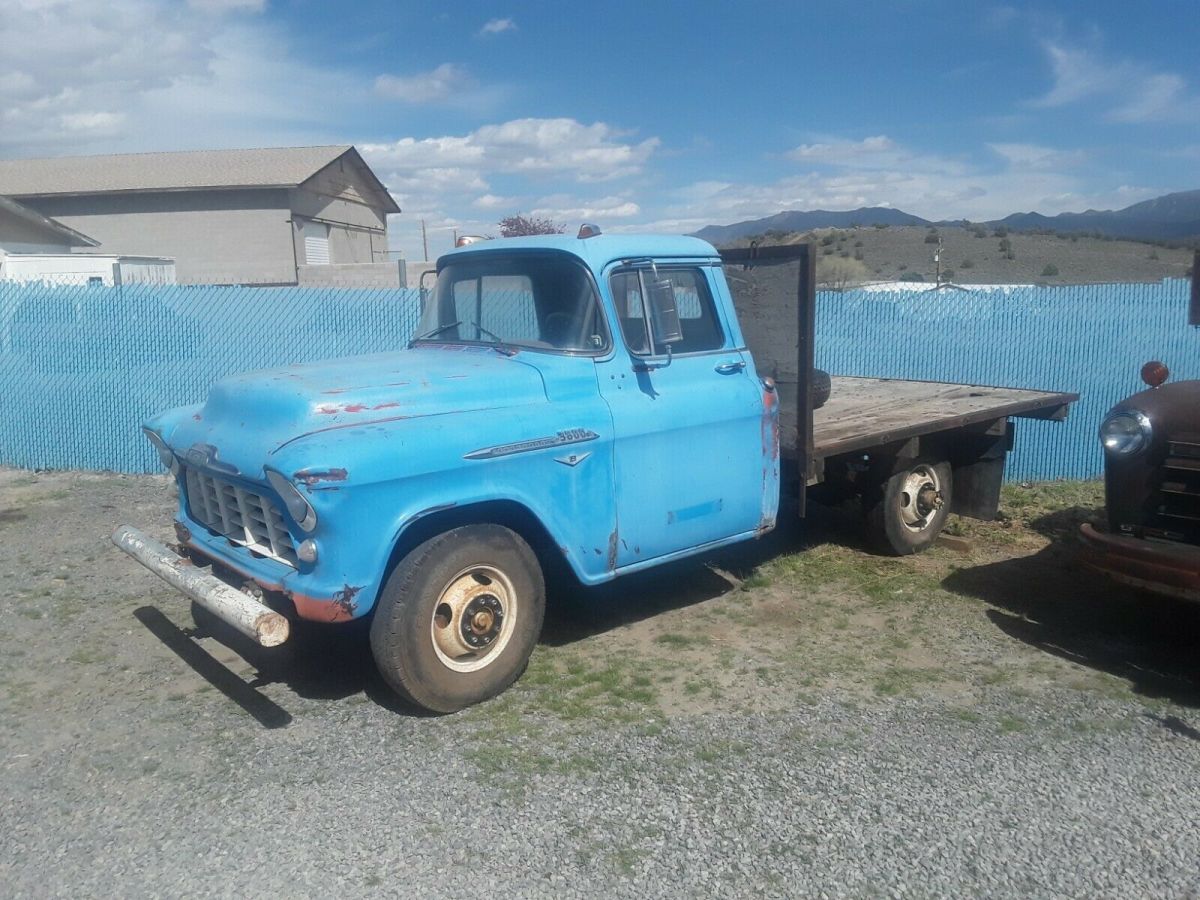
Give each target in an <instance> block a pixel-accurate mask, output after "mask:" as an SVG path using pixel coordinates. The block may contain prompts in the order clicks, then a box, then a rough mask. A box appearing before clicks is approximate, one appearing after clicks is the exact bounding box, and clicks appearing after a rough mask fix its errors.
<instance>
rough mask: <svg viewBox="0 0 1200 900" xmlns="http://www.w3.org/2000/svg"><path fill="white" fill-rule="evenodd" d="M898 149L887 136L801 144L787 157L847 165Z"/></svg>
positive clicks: (880, 135)
mask: <svg viewBox="0 0 1200 900" xmlns="http://www.w3.org/2000/svg"><path fill="white" fill-rule="evenodd" d="M895 149H896V144H895V142H894V141H893V140H892V139H891V138H889V137H887V136H886V135H882V134H879V135H875V136H873V137H867V138H863V139H862V140H861V141H848V140H835V141H827V142H822V143H816V144H801V145H800V146H799V147H797V148H796V149H795V150H792V151H791V152H789V153H788V154H787V155H788V157H789V158H790V159H794V160H797V161H810V162H824V163H845V162H846V161H847V160H848V159H853V158H857V157H870V156H878V155H879V154H883V153H890V152H892V151H894V150H895Z"/></svg>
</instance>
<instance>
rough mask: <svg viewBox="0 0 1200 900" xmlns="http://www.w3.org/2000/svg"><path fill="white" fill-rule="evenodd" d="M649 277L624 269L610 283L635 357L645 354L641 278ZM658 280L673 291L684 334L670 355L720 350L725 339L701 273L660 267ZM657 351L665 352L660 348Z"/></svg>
mask: <svg viewBox="0 0 1200 900" xmlns="http://www.w3.org/2000/svg"><path fill="white" fill-rule="evenodd" d="M651 277H653V276H652V275H651V273H650V271H649V270H646V269H626V270H623V271H618V272H616V273H614V274H613V276H612V279H611V281H610V284H611V285H612V292H613V301H614V303H615V304H616V307H617V315H618V316H619V317H620V319H621V332H622V333H623V334H624V335H625V343H626V344H627V345H628V346H629V349H630V350H631V351H633V352H634V353H638V354H644V353H647V352H648V349H647V348H648V346H649V337H648V334H647V327H646V319H645V313H644V307H643V306H642V284H643V281H642V279H643V278H651ZM658 277H659V278H660V279H665V280H668V281H670V282H671V287H672V289H673V290H674V292H675V307H676V309H677V310H678V311H679V325H680V330H681V331H682V332H683V340H682V341H678V342H676V343H674V344H672V345H671V352H672V353H676V354H678V353H699V352H703V351H705V350H719V349H720V348H721V347H723V346H724V345H725V336H724V335H723V334H722V333H721V326H720V323H719V322H718V321H717V313H716V308H715V306H714V305H713V299H712V295H711V294H710V293H709V290H708V282H707V281H706V280H705V278H704V273H703V271H701V270H700V269H694V268H680V269H668V268H664V267H662V266H660V267H659V268H658ZM657 350H658V352H664V348H662V347H659V348H657Z"/></svg>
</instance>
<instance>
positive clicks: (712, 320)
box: [114, 226, 1075, 712]
mask: <svg viewBox="0 0 1200 900" xmlns="http://www.w3.org/2000/svg"><path fill="white" fill-rule="evenodd" d="M812 262H813V257H812V252H811V249H810V248H809V247H808V246H807V245H799V246H798V247H781V248H768V247H764V248H751V249H749V250H743V251H732V252H727V253H726V254H725V256H724V257H722V255H721V254H718V253H717V251H716V250H714V249H713V247H712V246H710V245H709V244H707V243H705V242H703V241H701V240H698V239H695V238H687V237H664V236H649V235H640V236H634V235H612V236H610V235H602V234H600V233H599V229H596V228H594V227H592V226H585V227H584V228H583V229H582V230H581V232H580V234H579V236H571V237H568V236H544V237H536V238H518V239H507V240H494V241H478V242H475V243H468V244H466V245H464V246H462V247H460V248H457V249H456V250H455V251H453V252H451V253H449V254H447V255H445V256H443V257H442V258H441V259H440V260H439V261H438V266H437V280H436V285H435V286H434V287H433V288H432V289H431V290H429V291H427V292H425V293H424V308H423V314H422V318H421V322H420V325H419V326H418V328H417V331H416V336H415V337H414V338H413V339H412V341H411V342H410V344H409V345H408V347H407V348H397V349H396V350H395V351H394V352H389V353H383V354H378V355H373V356H361V357H354V358H348V359H341V360H334V361H330V362H323V363H316V364H310V365H297V366H290V367H287V368H283V369H276V370H270V371H260V372H251V373H247V374H243V375H235V376H233V377H229V378H225V379H224V380H221V381H219V382H217V383H216V384H215V385H213V387H212V389H211V391H210V393H209V395H208V399H207V401H206V402H205V403H204V404H203V405H200V406H192V407H185V408H181V409H174V410H170V411H168V412H165V413H163V414H161V415H159V416H157V417H155V418H154V419H152V420H151V421H149V422H148V423H147V424H146V425H145V433H146V436H147V437H148V439H149V440H150V441H151V442H152V443H153V444H154V446H155V447H156V448H157V450H158V453H159V455H160V457H161V458H162V461H163V464H164V465H165V466H166V467H167V468H168V469H169V470H170V471H171V472H172V473H174V475H175V478H176V480H177V483H178V487H179V499H180V504H179V512H178V516H177V519H176V522H175V533H176V538H177V542H176V543H175V544H174V545H172V546H167V545H165V544H162V543H159V542H158V541H156V540H154V539H153V538H151V537H148V536H147V535H145V534H143V533H142V532H140V531H138V530H137V529H136V528H132V527H129V526H121V527H119V528H118V529H117V530H116V532H114V541H115V542H116V543H117V545H118V546H120V547H121V548H122V549H123V550H125V551H126V552H128V553H129V554H130V555H132V556H134V557H135V558H136V559H138V560H139V561H140V562H142V563H143V564H144V565H146V566H147V567H148V568H150V569H152V570H153V571H155V572H156V573H157V574H159V575H161V576H162V577H164V578H165V579H167V580H168V581H169V582H170V583H172V584H173V585H175V586H176V587H178V588H179V589H180V590H181V591H183V592H184V593H185V594H187V595H188V596H190V597H192V598H193V599H194V600H195V601H196V602H197V603H199V604H200V605H202V606H204V607H206V608H208V609H209V610H211V611H212V612H214V613H215V614H216V615H217V616H219V617H220V618H221V619H223V620H225V621H226V622H228V623H229V624H231V625H232V626H233V627H235V628H236V629H238V630H239V631H241V632H243V633H244V634H246V635H248V636H250V637H251V638H252V639H254V640H256V641H258V642H259V643H261V644H264V645H272V644H278V643H281V642H282V641H284V640H286V638H287V636H288V628H289V620H294V619H295V618H296V617H299V618H300V619H305V620H310V621H313V622H325V623H337V622H344V621H347V620H352V619H358V618H362V617H370V644H371V649H372V653H373V655H374V658H375V661H376V663H377V665H378V667H379V669H380V671H381V673H382V675H383V677H384V678H385V680H386V681H387V682H388V683H389V685H391V687H392V688H394V689H395V690H396V691H397V692H398V693H399V694H400V695H402V696H403V697H405V698H407V699H408V700H410V701H412V702H413V703H415V704H416V705H418V706H420V707H423V708H425V709H428V710H432V711H435V712H451V711H454V710H458V709H461V708H463V707H465V706H467V705H470V704H473V703H476V702H479V701H481V700H485V699H487V698H489V697H492V696H494V695H496V694H497V693H499V692H501V691H503V690H504V689H505V688H507V687H508V686H509V685H510V684H511V683H512V682H513V681H514V680H515V679H516V678H517V677H518V676H519V675H520V673H521V672H522V671H523V669H524V667H525V665H526V663H527V661H528V659H529V656H530V654H531V653H532V652H533V650H534V647H535V645H536V643H537V641H538V636H539V632H540V629H541V624H542V618H543V611H544V608H545V603H546V587H545V582H546V579H545V577H544V573H545V572H546V571H548V570H549V569H550V568H551V567H552V566H559V567H561V565H562V564H563V563H565V564H566V567H567V569H568V570H569V572H570V573H572V574H573V576H574V578H575V579H576V580H577V581H578V582H579V584H581V585H584V586H586V585H595V584H599V583H601V582H605V581H608V580H610V579H613V578H615V577H618V576H620V575H624V574H626V573H630V572H636V571H638V570H640V569H645V568H648V567H651V566H656V565H660V564H662V563H664V562H667V561H669V560H674V559H678V558H680V557H685V556H691V555H695V554H698V553H703V552H704V551H706V550H710V549H712V548H716V547H720V546H722V545H725V544H730V543H733V542H736V541H745V540H749V539H752V538H754V537H756V536H759V535H762V534H763V533H765V532H767V531H769V530H770V529H772V528H773V527H774V526H775V523H776V517H777V515H778V513H779V509H780V501H781V496H782V497H785V498H788V499H790V500H792V501H794V502H793V503H792V504H791V505H792V506H794V507H796V508H798V510H799V511H800V513H801V514H803V511H804V507H805V503H804V501H805V496H806V492H807V490H808V489H809V488H810V487H815V486H817V485H819V484H821V483H822V482H824V484H823V485H822V487H823V488H824V489H826V490H829V491H832V492H834V493H836V494H854V495H857V496H860V497H861V498H862V499H863V501H864V509H865V510H866V513H867V515H866V518H867V522H868V526H869V532H870V534H871V535H872V539H873V543H874V544H875V545H876V546H877V547H878V548H879V549H881V550H883V551H885V552H892V553H908V552H914V551H916V550H920V549H922V548H923V547H925V546H927V545H928V544H929V543H930V542H931V541H932V540H933V538H934V537H935V536H936V535H937V532H938V531H939V530H940V529H941V527H942V524H943V523H944V521H945V518H946V516H947V515H948V514H949V512H951V511H952V510H953V511H957V512H960V513H962V514H965V515H974V516H979V517H988V516H990V515H994V513H995V511H996V504H997V502H998V492H999V484H1000V477H1001V474H1002V471H1003V464H1004V456H1005V452H1006V451H1007V449H1008V448H1009V447H1010V446H1011V441H1012V424H1011V421H1010V417H1011V416H1033V417H1040V418H1061V417H1062V416H1063V415H1065V412H1066V409H1067V406H1068V404H1069V403H1070V402H1071V401H1072V400H1074V399H1075V397H1074V395H1069V394H1053V393H1045V392H1038V391H1023V390H1012V389H1002V388H981V387H976V386H970V385H947V384H938V383H932V382H900V381H889V380H885V379H866V378H845V379H843V378H835V379H833V384H832V394H831V396H830V398H829V400H828V402H826V403H824V405H822V406H820V409H814V406H816V405H819V402H818V403H814V401H813V390H812V382H813V379H814V374H813V368H812V358H813V348H812V341H813V327H812V323H813V315H814V307H815V304H814V291H813V265H812ZM739 312H740V313H741V319H739ZM743 325H744V326H745V328H743Z"/></svg>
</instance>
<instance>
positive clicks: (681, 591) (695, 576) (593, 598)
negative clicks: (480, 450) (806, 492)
mask: <svg viewBox="0 0 1200 900" xmlns="http://www.w3.org/2000/svg"><path fill="white" fill-rule="evenodd" d="M829 541H836V542H837V543H841V544H846V545H847V546H855V547H857V546H861V545H862V536H861V515H860V514H859V513H857V512H856V511H853V510H851V509H849V508H830V507H824V506H817V505H816V504H810V505H809V511H808V517H807V518H805V519H800V518H799V517H798V516H797V515H796V513H795V512H794V511H791V510H786V511H785V510H781V511H780V514H779V525H778V527H777V528H776V529H775V530H774V531H772V532H770V533H768V534H766V535H764V536H763V537H761V538H758V539H757V540H752V541H746V542H744V543H740V544H734V545H732V546H729V547H725V548H722V549H720V550H715V551H712V552H711V553H707V554H704V555H701V556H697V557H691V558H688V559H683V560H680V561H678V562H674V563H667V564H665V565H661V566H656V567H655V568H652V569H649V570H647V571H645V572H638V573H634V574H632V575H625V576H623V577H621V578H618V579H617V580H616V581H612V582H609V583H608V584H603V585H599V586H597V587H591V588H588V587H583V586H581V585H580V584H579V583H578V582H577V581H575V580H574V579H573V578H570V577H564V576H562V575H559V576H558V577H557V578H555V579H554V581H553V583H552V585H551V586H550V588H549V590H548V602H547V605H546V621H545V624H544V626H543V627H542V638H541V643H542V644H545V645H548V646H552V647H561V646H565V645H568V644H573V643H575V642H577V641H582V640H585V639H586V638H589V637H593V636H595V635H598V634H602V633H604V632H606V631H611V630H613V629H615V628H621V627H623V626H627V625H632V624H634V623H637V622H641V621H644V620H646V619H650V618H653V617H655V616H658V615H661V614H662V613H665V612H669V611H671V610H676V609H683V608H686V607H689V606H696V605H698V604H701V603H704V602H706V601H708V600H714V599H716V598H717V597H721V596H723V595H725V594H728V593H729V592H731V591H735V590H737V589H738V587H739V584H740V582H741V580H742V579H744V578H747V577H749V576H750V575H751V574H752V573H753V572H754V570H755V568H757V567H758V566H760V565H762V564H763V563H766V562H768V561H770V560H772V559H775V558H777V557H779V556H783V555H785V554H789V553H797V552H800V551H802V550H804V549H806V548H808V547H812V546H814V545H816V544H822V543H827V542H829Z"/></svg>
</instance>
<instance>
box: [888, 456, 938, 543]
mask: <svg viewBox="0 0 1200 900" xmlns="http://www.w3.org/2000/svg"><path fill="white" fill-rule="evenodd" d="M897 503H898V505H899V508H900V524H902V525H903V526H904V527H905V528H906V529H907V530H909V531H911V532H914V533H919V532H922V531H924V530H925V529H927V528H928V527H929V526H930V525H931V524H932V523H933V521H934V519H936V518H937V515H938V513H939V512H940V511H941V509H942V507H943V506H944V505H945V496H944V494H943V493H942V479H941V478H940V477H939V476H938V473H937V469H935V468H934V467H933V466H927V465H919V466H916V467H915V468H913V469H910V470H909V471H908V473H907V474H906V475H905V476H904V482H903V484H901V485H900V490H899V492H898V496H897Z"/></svg>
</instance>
